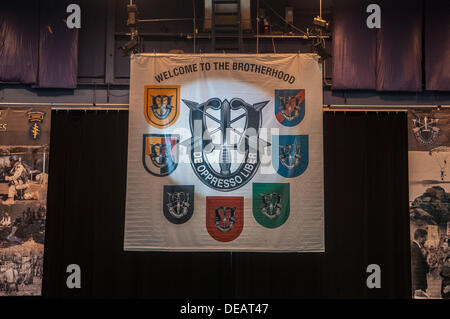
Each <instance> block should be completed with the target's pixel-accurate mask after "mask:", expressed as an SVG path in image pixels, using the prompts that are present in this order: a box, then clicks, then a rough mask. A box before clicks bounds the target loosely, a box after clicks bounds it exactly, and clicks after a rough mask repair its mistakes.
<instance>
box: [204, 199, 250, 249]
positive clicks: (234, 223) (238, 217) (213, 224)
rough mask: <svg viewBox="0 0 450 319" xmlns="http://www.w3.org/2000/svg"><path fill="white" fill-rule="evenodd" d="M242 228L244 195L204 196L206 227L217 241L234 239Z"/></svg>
mask: <svg viewBox="0 0 450 319" xmlns="http://www.w3.org/2000/svg"><path fill="white" fill-rule="evenodd" d="M243 228H244V197H225V196H210V197H206V229H207V230H208V233H209V234H210V235H211V237H213V238H214V239H215V240H217V241H221V242H229V241H232V240H234V239H236V238H237V237H238V236H239V235H240V234H241V232H242V229H243Z"/></svg>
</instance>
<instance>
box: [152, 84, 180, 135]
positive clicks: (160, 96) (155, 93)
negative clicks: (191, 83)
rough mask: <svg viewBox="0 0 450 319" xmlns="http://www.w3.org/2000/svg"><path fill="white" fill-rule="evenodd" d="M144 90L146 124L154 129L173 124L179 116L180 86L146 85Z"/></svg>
mask: <svg viewBox="0 0 450 319" xmlns="http://www.w3.org/2000/svg"><path fill="white" fill-rule="evenodd" d="M144 89H145V105H144V114H145V119H146V120H147V122H148V123H149V124H150V125H152V126H154V127H156V128H166V127H169V126H171V125H172V124H174V123H175V122H176V121H177V119H178V117H179V115H180V86H155V85H147V86H145V87H144Z"/></svg>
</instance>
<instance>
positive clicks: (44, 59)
mask: <svg viewBox="0 0 450 319" xmlns="http://www.w3.org/2000/svg"><path fill="white" fill-rule="evenodd" d="M70 3H76V1H73V0H70V1H67V0H45V1H41V6H40V30H39V31H40V41H39V77H38V82H37V87H40V88H75V87H76V86H77V69H78V54H77V53H78V31H77V29H69V28H68V27H67V25H66V18H67V16H68V15H69V14H68V13H66V7H67V5H69V4H70Z"/></svg>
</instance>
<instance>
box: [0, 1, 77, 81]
mask: <svg viewBox="0 0 450 319" xmlns="http://www.w3.org/2000/svg"><path fill="white" fill-rule="evenodd" d="M69 3H77V1H74V0H28V1H2V3H1V4H0V81H1V82H9V83H11V82H13V83H15V82H19V83H26V84H35V86H36V87H43V88H47V87H48V88H75V87H76V79H77V60H78V57H77V54H78V31H77V30H76V29H68V28H67V25H66V22H65V19H66V18H67V16H68V15H69V14H68V13H66V7H67V5H68V4H69Z"/></svg>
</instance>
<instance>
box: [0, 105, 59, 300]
mask: <svg viewBox="0 0 450 319" xmlns="http://www.w3.org/2000/svg"><path fill="white" fill-rule="evenodd" d="M50 118H51V109H50V108H49V107H37V108H27V109H25V108H17V107H11V108H0V239H1V240H0V259H1V261H2V263H1V266H0V277H1V281H2V285H1V286H0V287H1V288H0V296H17V295H23V296H24V295H27V296H30V295H41V283H42V274H43V259H44V237H45V220H46V214H47V185H48V158H49V144H50V122H51V120H50Z"/></svg>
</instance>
